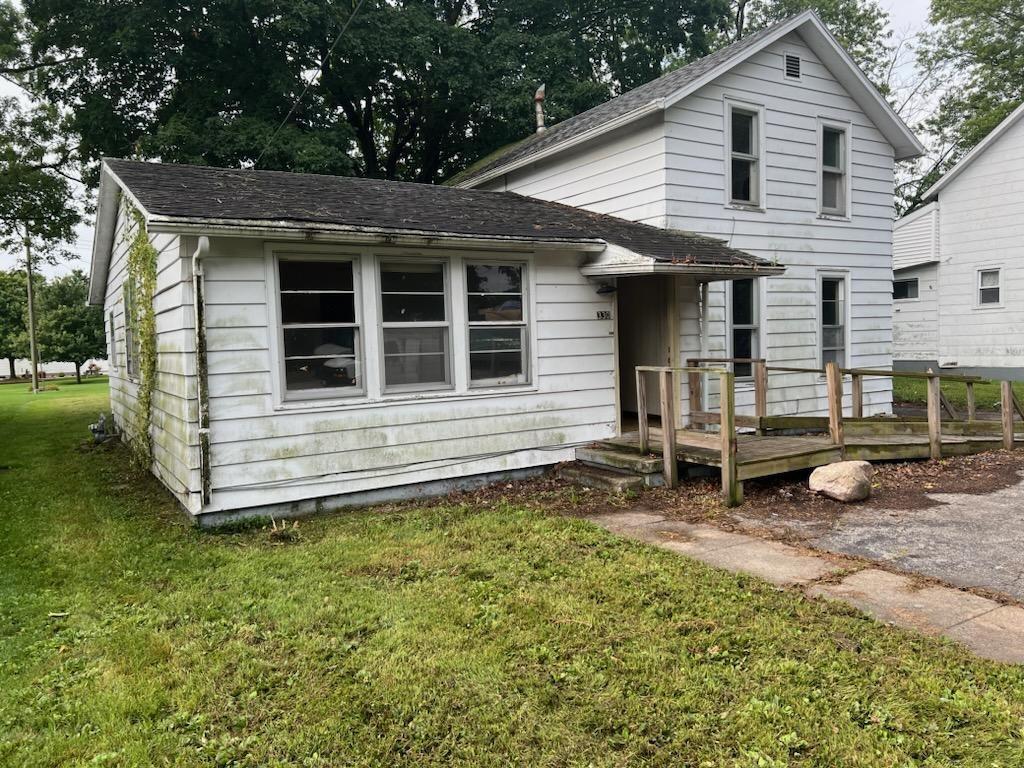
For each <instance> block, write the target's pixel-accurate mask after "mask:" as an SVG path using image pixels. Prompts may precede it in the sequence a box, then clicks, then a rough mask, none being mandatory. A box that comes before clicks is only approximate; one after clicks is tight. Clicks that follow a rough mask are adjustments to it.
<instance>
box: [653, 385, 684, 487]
mask: <svg viewBox="0 0 1024 768" xmlns="http://www.w3.org/2000/svg"><path fill="white" fill-rule="evenodd" d="M658 380H659V382H660V384H661V386H660V394H661V460H662V464H663V465H664V467H665V485H666V486H667V487H668V488H675V487H676V486H677V485H679V464H678V459H676V416H675V413H676V410H675V403H674V402H673V400H674V399H675V395H674V394H673V393H674V392H675V391H676V388H675V375H674V373H673V371H672V369H671V368H663V369H661V371H659V373H658Z"/></svg>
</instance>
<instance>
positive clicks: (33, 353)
mask: <svg viewBox="0 0 1024 768" xmlns="http://www.w3.org/2000/svg"><path fill="white" fill-rule="evenodd" d="M23 226H24V227H25V275H26V276H27V278H28V280H27V281H26V282H27V283H28V353H29V358H30V360H29V363H30V364H31V366H32V394H38V393H39V353H38V351H37V350H36V308H35V287H34V286H33V285H32V283H33V282H34V280H33V276H32V236H31V234H30V233H29V228H28V222H25V223H24V224H23Z"/></svg>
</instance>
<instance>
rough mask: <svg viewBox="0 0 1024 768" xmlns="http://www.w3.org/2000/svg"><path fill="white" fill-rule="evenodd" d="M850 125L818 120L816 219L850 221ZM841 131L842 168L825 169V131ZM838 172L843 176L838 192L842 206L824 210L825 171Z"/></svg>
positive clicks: (821, 118) (822, 118)
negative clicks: (840, 195) (841, 197)
mask: <svg viewBox="0 0 1024 768" xmlns="http://www.w3.org/2000/svg"><path fill="white" fill-rule="evenodd" d="M852 127H853V126H852V124H851V123H849V122H846V121H842V120H831V119H829V118H824V117H819V118H818V139H817V144H818V161H817V165H816V167H815V172H816V173H817V184H815V187H816V188H817V208H818V217H819V218H822V219H837V220H840V221H849V220H850V211H851V210H852V209H851V197H852V195H853V183H852V176H853V174H852V168H853V131H852ZM826 128H828V129H831V130H834V131H842V133H843V140H842V141H841V142H840V145H839V147H840V151H841V153H842V166H841V167H836V166H830V167H829V168H826V167H825V129H826ZM826 170H827V171H830V172H839V173H842V174H843V178H842V183H841V184H840V192H841V194H842V196H843V199H842V205H841V206H839V207H837V208H826V207H825V205H824V194H825V184H824V174H825V171H826Z"/></svg>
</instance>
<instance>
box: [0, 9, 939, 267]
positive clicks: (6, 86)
mask: <svg viewBox="0 0 1024 768" xmlns="http://www.w3.org/2000/svg"><path fill="white" fill-rule="evenodd" d="M881 5H882V7H883V8H885V9H886V10H887V11H888V12H889V15H890V21H891V26H892V29H893V32H894V33H895V34H896V35H898V36H903V35H904V34H907V33H909V34H913V33H915V32H917V31H919V30H920V29H921V28H922V27H923V26H924V25H925V22H926V21H927V17H928V0H882V1H881ZM12 93H17V89H16V88H15V87H14V86H12V85H11V84H10V83H8V82H6V81H4V80H0V95H5V96H6V95H9V94H12ZM72 250H73V251H74V253H75V258H74V259H73V260H72V261H69V262H65V263H62V264H60V265H58V266H56V267H43V269H42V271H43V273H44V274H47V275H60V274H64V273H66V272H70V271H71V270H72V269H76V268H77V269H83V270H86V271H88V269H89V255H90V253H91V252H92V224H91V221H90V222H89V223H86V224H83V225H82V226H80V227H79V232H78V239H77V241H76V242H75V243H74V245H73V246H72ZM15 258H16V257H15V255H14V254H10V253H3V252H0V269H7V268H9V267H12V266H14V263H15Z"/></svg>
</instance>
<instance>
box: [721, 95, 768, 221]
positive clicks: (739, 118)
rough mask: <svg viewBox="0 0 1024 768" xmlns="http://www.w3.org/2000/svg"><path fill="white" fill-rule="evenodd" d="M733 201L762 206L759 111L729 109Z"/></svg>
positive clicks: (731, 191)
mask: <svg viewBox="0 0 1024 768" xmlns="http://www.w3.org/2000/svg"><path fill="white" fill-rule="evenodd" d="M729 133H730V139H729V140H730V154H729V202H731V203H739V204H740V205H760V202H761V201H760V190H761V171H760V165H761V161H760V158H759V156H758V155H759V152H758V150H759V147H760V137H759V136H758V115H757V112H756V111H753V110H749V109H740V108H738V107H730V108H729Z"/></svg>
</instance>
